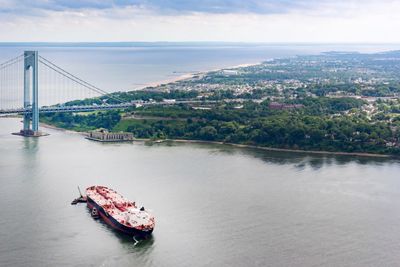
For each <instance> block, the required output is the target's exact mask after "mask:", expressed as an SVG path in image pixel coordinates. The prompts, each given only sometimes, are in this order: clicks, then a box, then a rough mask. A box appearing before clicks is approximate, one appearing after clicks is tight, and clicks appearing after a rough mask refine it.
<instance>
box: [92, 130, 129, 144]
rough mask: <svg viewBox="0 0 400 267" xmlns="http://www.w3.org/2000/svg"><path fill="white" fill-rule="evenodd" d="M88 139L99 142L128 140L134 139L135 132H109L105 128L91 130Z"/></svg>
mask: <svg viewBox="0 0 400 267" xmlns="http://www.w3.org/2000/svg"><path fill="white" fill-rule="evenodd" d="M86 138H87V139H89V140H93V141H98V142H128V141H133V134H132V133H126V132H109V131H107V130H105V129H100V130H96V131H91V132H89V133H88V135H87V137H86Z"/></svg>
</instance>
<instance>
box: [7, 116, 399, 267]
mask: <svg viewBox="0 0 400 267" xmlns="http://www.w3.org/2000/svg"><path fill="white" fill-rule="evenodd" d="M20 127H21V125H20V123H19V120H18V119H0V183H1V186H0V203H1V206H2V208H1V216H0V266H321V265H326V266H395V265H397V264H398V262H399V261H400V254H399V253H398V252H399V249H400V241H399V240H400V223H399V222H400V176H399V173H400V164H399V162H398V161H396V160H382V159H366V158H355V157H333V156H314V155H312V156H310V155H302V154H287V153H276V152H275V153H272V152H265V151H258V150H250V149H236V148H232V147H228V146H214V145H189V144H179V145H177V144H170V145H168V144H158V145H153V146H146V145H144V144H141V143H137V144H100V143H96V142H91V141H88V140H85V139H83V138H82V136H80V135H77V134H68V133H64V132H60V131H55V130H49V129H46V131H47V132H49V133H50V134H51V135H50V136H47V137H42V138H39V139H33V138H22V137H19V136H12V135H10V133H11V132H13V131H16V130H18V129H19V128H20ZM93 184H103V185H107V186H110V187H111V188H114V189H116V190H117V191H119V192H120V193H122V194H123V195H124V196H126V197H128V198H129V199H131V200H136V201H138V202H139V203H142V204H144V206H145V207H148V208H150V209H152V210H153V212H154V214H155V216H156V220H157V221H156V228H155V231H154V234H153V237H152V238H150V239H149V240H145V241H142V242H140V243H138V244H137V245H135V244H134V242H133V241H132V240H131V239H130V238H127V237H125V236H123V235H121V234H118V233H116V232H114V231H113V230H112V229H110V228H109V227H108V226H107V225H105V224H103V223H101V222H99V221H95V220H93V219H92V218H91V216H90V214H89V212H88V210H87V209H86V207H85V206H84V205H82V204H81V205H78V206H71V205H70V202H71V200H72V199H73V198H74V197H76V196H77V189H76V186H77V185H80V186H81V187H82V188H83V187H86V186H89V185H93Z"/></svg>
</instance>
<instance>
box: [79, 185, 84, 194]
mask: <svg viewBox="0 0 400 267" xmlns="http://www.w3.org/2000/svg"><path fill="white" fill-rule="evenodd" d="M78 191H79V195H81V197H83V196H82V193H81V189H80V188H79V185H78Z"/></svg>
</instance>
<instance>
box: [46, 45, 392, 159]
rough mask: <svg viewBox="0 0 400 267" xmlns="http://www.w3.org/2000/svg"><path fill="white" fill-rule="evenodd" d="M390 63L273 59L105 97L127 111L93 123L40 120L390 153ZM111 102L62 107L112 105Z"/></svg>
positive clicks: (157, 135) (71, 118)
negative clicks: (123, 103)
mask: <svg viewBox="0 0 400 267" xmlns="http://www.w3.org/2000/svg"><path fill="white" fill-rule="evenodd" d="M398 62H400V53H399V52H396V51H394V52H387V53H379V54H361V53H336V52H330V53H323V54H320V55H315V56H297V57H291V58H283V59H274V60H269V61H266V62H263V63H261V64H256V65H249V66H245V67H237V68H225V69H221V70H216V71H211V72H203V73H195V74H192V75H190V76H189V77H187V75H186V76H185V78H183V79H181V80H178V81H175V82H171V83H166V84H161V85H158V86H153V87H146V88H144V89H142V90H139V91H129V92H117V93H113V94H111V96H112V97H117V98H118V99H123V100H124V101H126V102H132V103H133V104H134V106H135V107H134V108H130V109H127V110H121V111H110V112H104V113H102V112H100V113H99V115H101V116H97V114H96V113H92V114H72V115H62V116H63V117H62V118H60V117H59V116H60V115H58V114H49V115H46V117H45V118H44V120H45V122H46V123H50V124H52V123H53V124H56V125H57V126H60V127H65V128H69V129H75V130H78V131H79V130H83V131H92V130H95V129H98V128H105V129H107V130H109V131H123V132H128V133H131V134H133V136H134V137H135V138H153V139H165V138H169V139H195V140H208V141H222V142H229V143H239V144H248V145H257V146H268V147H276V148H284V149H288V148H291V149H292V148H293V149H304V150H327V151H343V150H345V151H346V152H368V153H388V154H397V153H399V151H400V142H399V136H400V116H399V115H400V101H399V96H400V77H399V76H398V75H397V73H398V71H399V69H400V65H399V64H398ZM112 97H110V98H108V97H107V96H104V97H101V98H95V99H85V100H78V101H72V102H69V103H66V104H65V105H79V104H87V103H92V104H93V103H98V104H102V103H113V98H112ZM290 118H291V119H290ZM329 125H331V126H329ZM277 129H280V130H277ZM279 131H280V133H279ZM345 144H346V145H345Z"/></svg>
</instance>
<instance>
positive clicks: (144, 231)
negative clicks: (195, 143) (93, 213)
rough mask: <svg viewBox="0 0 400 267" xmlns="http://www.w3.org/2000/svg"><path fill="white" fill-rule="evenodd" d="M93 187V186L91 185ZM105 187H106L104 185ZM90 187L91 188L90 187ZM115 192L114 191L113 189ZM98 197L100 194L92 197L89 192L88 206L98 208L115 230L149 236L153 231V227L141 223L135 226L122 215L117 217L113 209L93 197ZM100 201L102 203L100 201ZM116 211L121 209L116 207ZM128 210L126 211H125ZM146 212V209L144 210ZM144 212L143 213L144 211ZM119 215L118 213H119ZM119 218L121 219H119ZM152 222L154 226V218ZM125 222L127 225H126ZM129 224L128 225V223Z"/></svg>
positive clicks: (100, 214) (101, 215) (103, 218)
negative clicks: (122, 218)
mask: <svg viewBox="0 0 400 267" xmlns="http://www.w3.org/2000/svg"><path fill="white" fill-rule="evenodd" d="M91 188H93V187H91ZM102 188H105V187H102ZM88 189H90V188H88ZM112 192H114V191H112ZM93 197H94V198H96V197H98V195H93V194H92V197H91V195H90V194H87V206H88V208H89V209H90V210H93V209H94V208H95V209H96V210H97V212H98V214H99V217H100V218H101V219H102V220H103V221H104V222H105V223H106V224H108V225H109V226H110V227H112V228H114V229H115V230H117V231H119V232H122V233H124V234H127V235H131V236H147V235H149V234H151V233H152V232H153V227H144V225H139V227H134V226H132V225H129V224H128V223H126V221H124V220H121V217H118V216H117V217H115V216H116V215H115V214H114V215H113V214H110V211H111V213H113V211H112V210H110V208H109V207H108V211H107V210H106V209H105V208H104V207H106V205H101V204H100V203H101V201H96V200H95V199H93ZM98 202H100V203H98ZM114 203H115V204H118V203H116V202H114ZM114 210H115V211H117V212H119V211H120V210H117V209H114ZM124 212H126V211H124ZM143 212H144V211H143ZM121 213H122V214H125V213H123V212H120V214H121ZM142 214H143V213H142ZM117 215H118V214H117ZM117 218H119V220H118V219H117ZM151 222H152V226H154V218H152V219H151ZM124 224H125V225H124ZM126 224H128V225H126Z"/></svg>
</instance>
